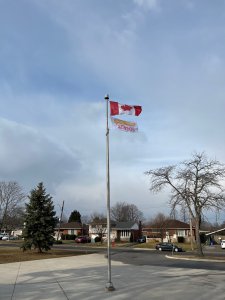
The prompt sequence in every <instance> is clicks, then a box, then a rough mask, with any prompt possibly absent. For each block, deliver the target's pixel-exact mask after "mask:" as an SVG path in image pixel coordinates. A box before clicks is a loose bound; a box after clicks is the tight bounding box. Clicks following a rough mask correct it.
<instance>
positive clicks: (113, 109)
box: [110, 101, 142, 116]
mask: <svg viewBox="0 0 225 300" xmlns="http://www.w3.org/2000/svg"><path fill="white" fill-rule="evenodd" d="M141 111H142V107H141V106H139V105H127V104H120V103H118V102H114V101H110V115H111V116H115V115H133V116H139V115H140V113H141Z"/></svg>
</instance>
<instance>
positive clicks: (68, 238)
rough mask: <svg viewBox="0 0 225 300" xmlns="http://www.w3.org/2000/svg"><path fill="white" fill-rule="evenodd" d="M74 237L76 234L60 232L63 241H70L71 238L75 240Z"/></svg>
mask: <svg viewBox="0 0 225 300" xmlns="http://www.w3.org/2000/svg"><path fill="white" fill-rule="evenodd" d="M76 237H77V236H76V235H75V234H62V236H61V239H62V240H63V241H65V240H67V241H68V240H69V241H71V240H75V238H76Z"/></svg>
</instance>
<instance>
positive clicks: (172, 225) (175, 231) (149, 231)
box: [142, 219, 195, 243]
mask: <svg viewBox="0 0 225 300" xmlns="http://www.w3.org/2000/svg"><path fill="white" fill-rule="evenodd" d="M142 235H144V236H146V237H147V242H148V241H151V240H153V241H161V240H163V241H164V242H173V243H175V242H181V241H182V242H190V241H191V230H190V224H188V223H184V222H181V221H179V220H174V219H167V220H165V221H164V222H163V223H161V224H159V223H158V224H152V225H149V226H144V227H143V228H142ZM192 238H193V240H195V227H194V226H192Z"/></svg>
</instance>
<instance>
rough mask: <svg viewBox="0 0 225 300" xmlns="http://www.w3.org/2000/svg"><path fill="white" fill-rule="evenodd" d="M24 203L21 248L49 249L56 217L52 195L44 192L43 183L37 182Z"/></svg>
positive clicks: (52, 239)
mask: <svg viewBox="0 0 225 300" xmlns="http://www.w3.org/2000/svg"><path fill="white" fill-rule="evenodd" d="M28 198H29V200H30V202H29V203H28V204H26V215H25V224H24V225H25V228H24V230H23V238H24V242H23V245H22V249H23V250H27V249H32V248H34V249H37V250H38V252H40V253H41V252H43V250H45V251H48V250H50V249H51V246H52V244H53V241H54V238H53V235H54V228H55V226H56V217H55V214H56V213H55V211H54V206H53V201H52V197H51V196H50V195H49V194H46V192H45V188H44V186H43V183H42V182H41V183H39V184H38V186H37V188H36V189H33V190H32V191H31V193H30V195H29V196H28Z"/></svg>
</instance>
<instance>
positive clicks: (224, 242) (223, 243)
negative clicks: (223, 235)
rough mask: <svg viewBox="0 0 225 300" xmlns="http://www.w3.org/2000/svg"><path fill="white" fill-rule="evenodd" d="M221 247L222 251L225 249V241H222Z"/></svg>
mask: <svg viewBox="0 0 225 300" xmlns="http://www.w3.org/2000/svg"><path fill="white" fill-rule="evenodd" d="M220 246H221V248H222V249H225V240H222V241H221V244H220Z"/></svg>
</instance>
